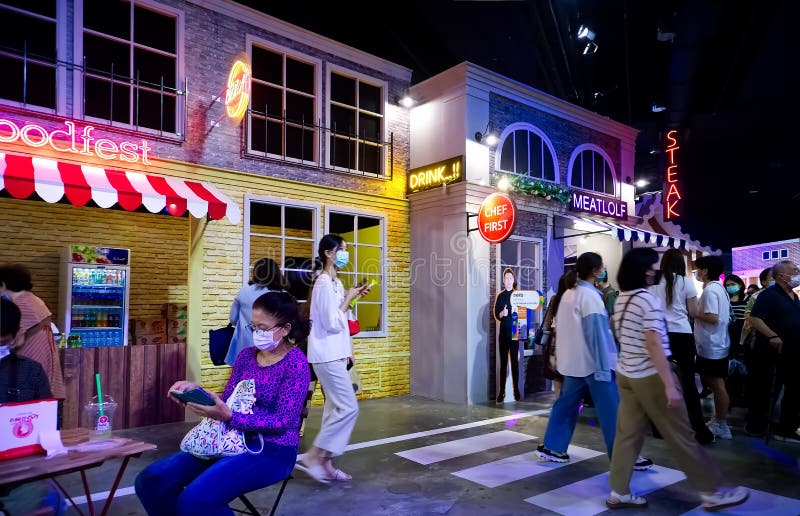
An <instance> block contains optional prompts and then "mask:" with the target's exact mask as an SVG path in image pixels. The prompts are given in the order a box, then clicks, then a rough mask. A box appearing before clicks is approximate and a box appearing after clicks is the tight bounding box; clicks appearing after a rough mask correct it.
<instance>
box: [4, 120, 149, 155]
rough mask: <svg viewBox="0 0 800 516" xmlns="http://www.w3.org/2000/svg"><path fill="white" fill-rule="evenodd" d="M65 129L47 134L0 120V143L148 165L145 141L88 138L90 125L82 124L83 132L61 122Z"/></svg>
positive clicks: (33, 128)
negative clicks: (46, 148) (51, 149)
mask: <svg viewBox="0 0 800 516" xmlns="http://www.w3.org/2000/svg"><path fill="white" fill-rule="evenodd" d="M64 125H65V126H66V127H67V128H66V129H55V130H53V131H48V130H47V129H45V128H44V127H42V126H40V125H36V124H25V125H23V126H20V125H18V124H16V123H15V122H12V121H11V120H6V119H0V143H14V142H17V141H22V143H24V144H25V145H27V146H29V147H45V146H48V145H49V146H50V147H52V148H53V149H55V150H57V151H58V152H71V153H73V154H82V155H83V156H97V157H98V158H100V159H107V160H119V161H124V162H126V163H137V162H138V161H139V160H140V159H141V160H142V164H143V165H149V164H150V160H149V159H148V156H147V154H148V153H149V152H150V151H151V150H152V148H151V147H150V145H148V144H147V140H140V141H141V143H138V142H134V141H124V142H119V143H117V142H115V141H113V140H109V139H107V138H95V137H94V136H92V131H94V126H91V125H86V126H84V127H83V129H78V128H76V127H75V122H70V121H69V120H67V121H65V122H64Z"/></svg>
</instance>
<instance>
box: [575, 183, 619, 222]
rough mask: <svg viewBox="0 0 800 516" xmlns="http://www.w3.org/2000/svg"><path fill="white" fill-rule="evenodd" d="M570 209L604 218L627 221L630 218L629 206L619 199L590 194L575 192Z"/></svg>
mask: <svg viewBox="0 0 800 516" xmlns="http://www.w3.org/2000/svg"><path fill="white" fill-rule="evenodd" d="M571 201H572V202H571V203H570V209H572V210H573V211H583V212H586V213H592V214H594V215H602V216H603V217H614V218H615V219H625V218H627V217H628V205H627V204H626V203H624V202H622V201H620V200H619V199H614V198H612V197H603V196H600V195H593V194H590V193H588V192H581V191H577V190H573V192H572V196H571Z"/></svg>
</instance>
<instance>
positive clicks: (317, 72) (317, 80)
mask: <svg viewBox="0 0 800 516" xmlns="http://www.w3.org/2000/svg"><path fill="white" fill-rule="evenodd" d="M245 42H246V45H247V59H248V60H249V61H250V63H251V65H252V63H253V45H255V46H258V47H261V48H263V49H265V50H268V51H270V52H274V53H276V54H283V55H284V56H286V57H290V58H292V59H294V60H297V61H303V62H305V63H309V64H312V65H313V66H314V120H313V121H312V125H313V126H314V159H313V160H312V161H308V160H301V159H297V158H291V157H287V156H283V155H278V154H269V153H268V152H267V150H266V149H264V152H261V151H257V150H253V148H252V146H251V145H250V141H251V124H250V113H249V112H248V113H247V114H246V115H245V116H246V117H247V120H246V121H245V124H246V131H247V133H246V134H245V137H246V141H245V149H246V150H245V153H246V155H248V156H258V157H267V158H277V159H281V160H283V161H287V162H292V163H303V164H308V163H313V164H314V165H317V166H319V165H320V163H321V160H322V152H320V148H319V147H320V137H319V132H320V127H319V121H320V118H321V116H322V103H323V99H322V95H321V92H322V63H323V62H322V60H321V59H317V58H314V57H311V56H309V55H307V54H303V53H300V52H297V51H296V50H293V49H291V48H289V47H285V46H283V45H278V44H276V43H273V42H271V41H269V40H266V39H263V38H259V37H257V36H253V35H251V34H248V35H247V36H246V37H245ZM285 74H286V69H285V68H284V79H285ZM284 82H285V80H284ZM281 89H282V90H283V97H284V100H285V99H286V87H285V86H283V85H281ZM248 108H249V110H251V111H252V110H256V111H260V109H255V108H253V97H252V95H251V97H250V104H249V105H248ZM281 118H283V114H281ZM285 144H286V142H284V145H285Z"/></svg>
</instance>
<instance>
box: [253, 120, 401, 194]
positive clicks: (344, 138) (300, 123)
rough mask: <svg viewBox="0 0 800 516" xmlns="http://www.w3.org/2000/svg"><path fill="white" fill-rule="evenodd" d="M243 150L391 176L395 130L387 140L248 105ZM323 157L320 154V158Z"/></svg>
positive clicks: (329, 166)
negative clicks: (251, 107) (256, 108)
mask: <svg viewBox="0 0 800 516" xmlns="http://www.w3.org/2000/svg"><path fill="white" fill-rule="evenodd" d="M246 140H247V141H246V142H245V145H246V153H247V154H248V155H249V156H256V157H266V158H275V159H281V160H285V161H292V162H297V163H301V164H305V165H312V166H317V167H320V168H321V169H323V170H331V171H339V172H346V173H348V174H355V175H360V176H365V177H373V178H379V179H389V180H391V179H392V175H393V170H394V134H393V133H390V134H389V140H387V141H383V140H382V139H380V138H375V137H374V136H372V137H370V136H368V135H366V134H363V133H362V134H356V133H353V132H351V131H342V130H338V129H337V127H336V124H334V125H333V127H327V126H325V125H324V124H323V123H322V121H317V123H309V122H307V121H306V120H304V119H300V120H297V119H292V118H287V117H286V114H285V112H284V113H282V114H280V115H277V114H272V113H269V112H268V110H267V108H266V106H265V108H264V110H263V111H258V110H255V109H250V110H248V112H247V130H246ZM320 157H322V158H320Z"/></svg>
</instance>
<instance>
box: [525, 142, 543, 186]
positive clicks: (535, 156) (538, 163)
mask: <svg viewBox="0 0 800 516" xmlns="http://www.w3.org/2000/svg"><path fill="white" fill-rule="evenodd" d="M528 138H529V139H530V143H529V145H528V148H529V149H530V151H531V155H530V170H531V171H530V175H532V176H533V177H537V178H540V179H541V178H542V177H543V175H542V139H541V138H539V135H537V134H536V133H531V132H529V133H528Z"/></svg>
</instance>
